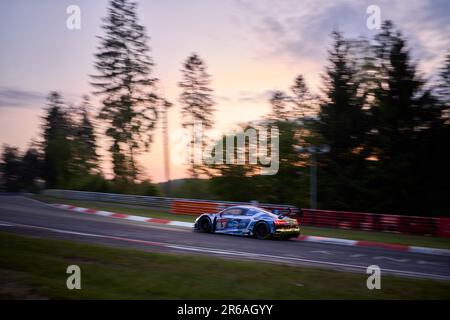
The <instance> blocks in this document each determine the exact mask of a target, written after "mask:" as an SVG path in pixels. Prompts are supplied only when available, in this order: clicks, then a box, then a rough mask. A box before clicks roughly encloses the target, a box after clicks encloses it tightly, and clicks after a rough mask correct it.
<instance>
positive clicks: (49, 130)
mask: <svg viewBox="0 0 450 320" xmlns="http://www.w3.org/2000/svg"><path fill="white" fill-rule="evenodd" d="M71 130H72V128H71V123H70V120H69V117H68V115H67V112H66V110H65V105H64V102H63V100H62V98H61V95H60V94H59V93H57V92H51V93H50V95H49V97H48V107H47V110H46V115H45V116H44V124H43V142H42V150H43V154H44V168H43V177H44V179H45V181H46V185H47V188H54V187H57V186H63V184H65V183H67V181H69V180H70V178H69V176H70V170H69V163H70V160H71V158H72V154H71V151H72V149H71V144H70V139H69V137H70V134H71Z"/></svg>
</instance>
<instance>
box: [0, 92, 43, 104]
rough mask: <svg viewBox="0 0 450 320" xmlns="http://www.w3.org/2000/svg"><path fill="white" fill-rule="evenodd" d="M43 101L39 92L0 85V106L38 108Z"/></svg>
mask: <svg viewBox="0 0 450 320" xmlns="http://www.w3.org/2000/svg"><path fill="white" fill-rule="evenodd" d="M44 102H45V95H44V94H41V93H39V92H34V91H28V90H21V89H14V88H8V87H0V108H36V107H37V108H40V107H42V105H43V104H44Z"/></svg>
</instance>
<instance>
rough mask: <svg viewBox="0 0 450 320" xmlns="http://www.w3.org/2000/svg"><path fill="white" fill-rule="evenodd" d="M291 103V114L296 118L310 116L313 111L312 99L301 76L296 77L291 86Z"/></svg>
mask: <svg viewBox="0 0 450 320" xmlns="http://www.w3.org/2000/svg"><path fill="white" fill-rule="evenodd" d="M291 92H292V95H293V97H292V102H293V103H294V108H293V114H294V115H295V117H296V118H304V117H306V116H311V115H312V113H313V112H314V111H315V110H314V109H315V108H314V107H315V106H314V100H315V99H314V97H313V95H312V94H311V93H310V91H309V89H308V87H307V85H306V83H305V79H304V78H303V76H302V75H301V74H300V75H298V76H297V77H296V78H295V80H294V84H293V85H292V86H291Z"/></svg>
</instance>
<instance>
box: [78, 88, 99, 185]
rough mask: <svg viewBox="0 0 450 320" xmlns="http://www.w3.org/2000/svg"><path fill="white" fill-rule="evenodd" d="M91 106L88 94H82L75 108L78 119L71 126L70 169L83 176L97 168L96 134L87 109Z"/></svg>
mask: <svg viewBox="0 0 450 320" xmlns="http://www.w3.org/2000/svg"><path fill="white" fill-rule="evenodd" d="M91 108H92V106H91V104H90V99H89V96H87V95H85V96H83V101H82V103H81V105H80V106H79V108H78V109H77V113H78V118H79V119H77V120H78V121H77V122H76V124H75V126H74V128H73V149H74V150H73V157H72V163H73V168H72V170H73V172H74V174H75V175H77V176H78V177H85V176H87V175H90V174H92V173H95V171H96V170H97V169H98V154H97V150H96V149H97V143H96V136H95V133H94V125H93V123H92V119H91V116H90V111H89V109H91Z"/></svg>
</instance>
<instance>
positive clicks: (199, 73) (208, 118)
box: [179, 53, 214, 178]
mask: <svg viewBox="0 0 450 320" xmlns="http://www.w3.org/2000/svg"><path fill="white" fill-rule="evenodd" d="M181 73H182V80H181V81H180V82H179V86H180V88H181V89H182V92H181V95H180V102H181V104H182V116H183V122H182V125H183V127H184V128H188V129H190V132H191V139H190V151H191V159H190V160H191V165H190V169H189V171H190V174H191V175H192V177H195V178H196V177H197V176H198V174H199V170H200V166H199V165H198V164H195V163H194V152H195V150H194V146H195V140H196V139H197V138H198V137H197V134H196V133H195V132H194V125H195V123H196V122H200V123H201V125H202V128H204V129H210V128H211V127H212V126H213V123H214V120H213V112H214V101H213V99H212V97H211V92H212V89H211V88H210V87H209V86H210V76H209V74H208V73H207V71H206V65H205V62H204V61H203V60H202V59H201V58H200V57H199V56H198V55H197V54H195V53H194V54H192V55H191V56H189V57H188V58H187V60H186V62H185V63H184V65H183V68H182V70H181ZM203 142H204V141H203ZM201 146H202V148H203V146H204V145H203V143H202V144H201Z"/></svg>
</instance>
